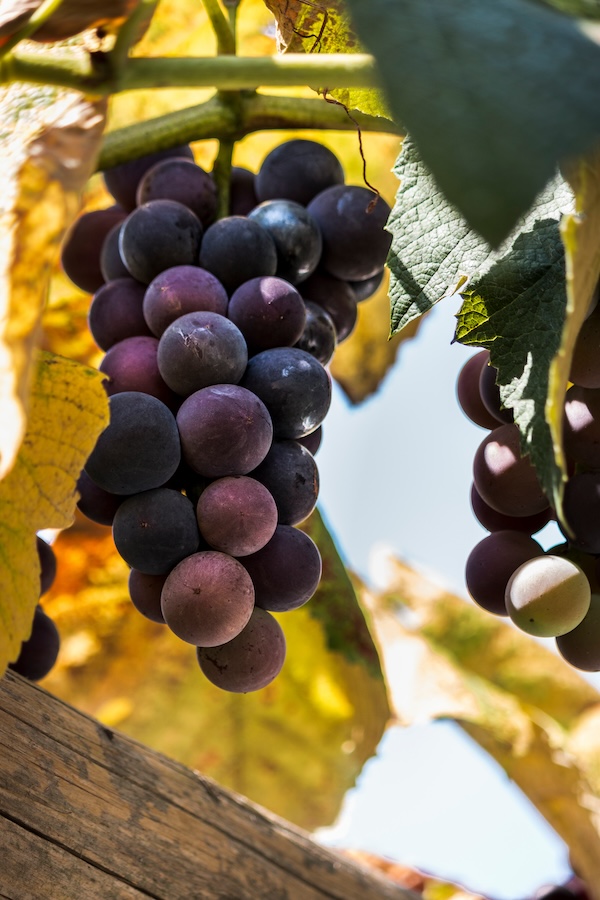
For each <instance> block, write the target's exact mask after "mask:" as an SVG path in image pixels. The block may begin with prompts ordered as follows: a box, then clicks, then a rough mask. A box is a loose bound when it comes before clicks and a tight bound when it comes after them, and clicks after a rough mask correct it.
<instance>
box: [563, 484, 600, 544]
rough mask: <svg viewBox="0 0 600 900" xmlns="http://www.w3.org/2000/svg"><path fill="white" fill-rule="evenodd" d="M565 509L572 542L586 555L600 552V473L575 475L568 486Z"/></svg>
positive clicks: (564, 503)
mask: <svg viewBox="0 0 600 900" xmlns="http://www.w3.org/2000/svg"><path fill="white" fill-rule="evenodd" d="M563 509H564V513H565V519H566V521H567V525H569V526H570V528H571V529H572V532H573V534H572V535H571V534H569V535H568V537H569V540H570V541H571V543H572V544H573V545H574V546H575V547H578V548H579V549H580V550H584V551H585V552H586V553H600V472H582V473H580V474H578V475H572V476H571V478H569V480H568V481H567V483H566V485H565V494H564V502H563Z"/></svg>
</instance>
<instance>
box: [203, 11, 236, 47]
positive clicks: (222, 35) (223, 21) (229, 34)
mask: <svg viewBox="0 0 600 900" xmlns="http://www.w3.org/2000/svg"><path fill="white" fill-rule="evenodd" d="M202 3H203V5H204V9H205V10H206V13H207V15H208V18H209V19H210V24H211V25H212V27H213V31H214V33H215V36H216V38H217V53H218V54H219V55H232V54H235V34H234V31H233V28H232V27H231V24H230V21H229V20H228V18H227V17H226V16H225V13H224V12H223V10H222V9H221V4H220V3H219V0H202Z"/></svg>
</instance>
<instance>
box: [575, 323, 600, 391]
mask: <svg viewBox="0 0 600 900" xmlns="http://www.w3.org/2000/svg"><path fill="white" fill-rule="evenodd" d="M569 380H570V381H572V382H573V383H574V384H576V385H578V386H579V387H582V388H590V389H594V390H595V389H597V388H600V307H599V306H596V308H595V309H594V311H593V312H592V314H591V315H590V316H589V317H588V318H587V319H586V320H585V322H584V323H583V325H582V326H581V329H580V331H579V334H578V335H577V340H576V342H575V348H574V350H573V358H572V360H571V372H570V374H569Z"/></svg>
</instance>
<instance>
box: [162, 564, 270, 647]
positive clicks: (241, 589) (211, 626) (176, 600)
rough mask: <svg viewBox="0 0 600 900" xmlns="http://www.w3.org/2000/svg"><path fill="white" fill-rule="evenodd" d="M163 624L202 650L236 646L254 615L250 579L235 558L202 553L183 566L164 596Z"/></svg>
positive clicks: (170, 578) (171, 577)
mask: <svg viewBox="0 0 600 900" xmlns="http://www.w3.org/2000/svg"><path fill="white" fill-rule="evenodd" d="M161 607H162V613H163V616H164V618H165V622H166V623H167V625H168V626H169V628H170V629H171V631H173V632H174V633H175V634H176V635H177V637H179V638H181V640H182V641H186V642H187V643H189V644H195V645H196V646H198V647H216V646H218V645H219V644H225V643H226V642H227V641H231V640H233V638H234V637H236V635H238V634H239V633H240V632H241V631H242V629H243V628H244V626H245V625H247V624H248V621H249V619H250V616H251V615H252V610H253V609H254V588H253V586H252V581H251V579H250V576H249V575H248V573H247V572H246V570H245V569H244V567H243V566H242V564H241V563H239V562H238V561H237V560H236V559H234V558H233V557H232V556H228V555H227V554H226V553H220V552H218V551H217V550H204V551H201V552H200V553H194V554H192V555H191V556H188V557H186V559H184V560H182V561H181V562H180V563H179V564H178V565H177V566H175V568H174V569H173V570H172V572H170V573H169V575H168V576H167V580H166V581H165V584H164V587H163V589H162V595H161Z"/></svg>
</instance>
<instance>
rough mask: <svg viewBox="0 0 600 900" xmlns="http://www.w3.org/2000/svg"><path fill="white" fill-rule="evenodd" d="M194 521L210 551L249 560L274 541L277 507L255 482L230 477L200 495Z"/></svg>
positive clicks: (240, 476) (217, 481)
mask: <svg viewBox="0 0 600 900" xmlns="http://www.w3.org/2000/svg"><path fill="white" fill-rule="evenodd" d="M196 517H197V519H198V525H199V527H200V532H201V534H202V536H203V538H204V539H205V540H206V542H207V543H208V544H210V546H211V547H213V548H214V549H215V550H221V551H222V552H223V553H229V554H230V555H231V556H248V554H250V553H256V551H257V550H260V549H261V547H264V546H265V544H266V543H267V541H270V540H271V538H272V537H273V534H274V533H275V528H276V526H277V507H276V505H275V500H274V499H273V497H272V496H271V494H270V493H269V491H268V490H267V488H266V487H264V485H262V484H261V483H260V482H258V481H256V480H255V478H249V477H248V476H247V475H230V476H228V477H226V478H218V479H217V480H216V481H213V482H212V483H211V484H209V485H208V486H207V487H206V488H205V489H204V490H203V491H202V493H201V494H200V497H199V499H198V505H197V507H196Z"/></svg>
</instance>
